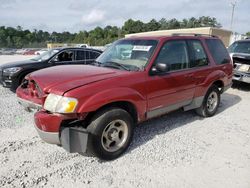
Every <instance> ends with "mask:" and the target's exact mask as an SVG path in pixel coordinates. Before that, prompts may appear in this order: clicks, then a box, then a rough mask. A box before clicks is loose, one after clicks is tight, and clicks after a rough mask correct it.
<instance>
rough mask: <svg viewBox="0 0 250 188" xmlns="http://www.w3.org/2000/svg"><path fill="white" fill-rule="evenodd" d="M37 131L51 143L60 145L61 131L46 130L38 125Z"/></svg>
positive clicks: (43, 138)
mask: <svg viewBox="0 0 250 188" xmlns="http://www.w3.org/2000/svg"><path fill="white" fill-rule="evenodd" d="M35 128H36V131H37V133H38V135H39V136H40V138H41V139H42V140H43V141H45V142H47V143H49V144H57V145H60V139H59V133H58V132H45V131H42V130H40V129H39V128H38V127H36V126H35Z"/></svg>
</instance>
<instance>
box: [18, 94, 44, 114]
mask: <svg viewBox="0 0 250 188" xmlns="http://www.w3.org/2000/svg"><path fill="white" fill-rule="evenodd" d="M17 100H18V103H19V104H20V105H21V106H23V107H24V109H25V110H26V111H27V112H33V111H39V110H41V109H42V105H40V104H36V103H33V102H31V101H28V100H25V99H22V98H19V97H17Z"/></svg>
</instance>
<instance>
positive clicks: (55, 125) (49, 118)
mask: <svg viewBox="0 0 250 188" xmlns="http://www.w3.org/2000/svg"><path fill="white" fill-rule="evenodd" d="M76 118H77V116H76V114H70V115H63V114H48V113H47V112H45V111H39V112H36V113H35V115H34V120H35V124H36V127H37V128H39V129H40V130H42V131H45V132H59V129H60V126H61V123H62V122H63V121H64V120H68V119H76Z"/></svg>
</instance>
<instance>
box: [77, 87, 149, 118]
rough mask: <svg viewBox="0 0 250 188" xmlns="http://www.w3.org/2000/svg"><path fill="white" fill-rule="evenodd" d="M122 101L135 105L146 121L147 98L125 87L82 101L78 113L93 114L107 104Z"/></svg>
mask: <svg viewBox="0 0 250 188" xmlns="http://www.w3.org/2000/svg"><path fill="white" fill-rule="evenodd" d="M121 101H124V102H130V103H131V104H133V105H134V106H135V108H136V111H137V113H138V117H139V118H140V119H144V114H145V113H146V107H147V106H146V105H147V103H146V96H143V95H142V94H140V93H139V92H137V91H136V90H133V89H131V88H125V87H120V88H116V89H108V90H104V91H102V92H98V93H96V94H95V95H92V96H90V97H89V98H87V100H86V99H82V100H81V99H80V100H79V104H81V105H80V106H79V107H78V108H77V113H84V112H93V111H96V110H98V109H99V108H101V107H103V106H105V105H107V104H110V103H113V102H121Z"/></svg>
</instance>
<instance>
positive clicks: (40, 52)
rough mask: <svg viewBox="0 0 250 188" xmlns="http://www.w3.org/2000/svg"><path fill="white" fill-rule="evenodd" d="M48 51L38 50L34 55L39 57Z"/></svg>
mask: <svg viewBox="0 0 250 188" xmlns="http://www.w3.org/2000/svg"><path fill="white" fill-rule="evenodd" d="M47 51H48V50H47V49H41V50H38V51H36V52H35V55H41V54H43V53H44V52H47Z"/></svg>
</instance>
